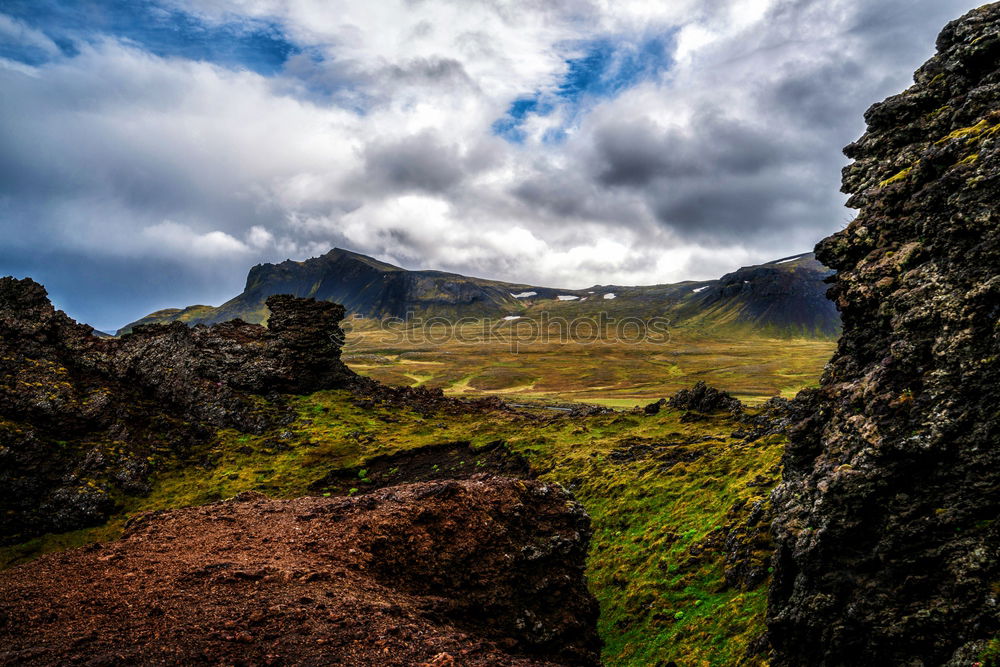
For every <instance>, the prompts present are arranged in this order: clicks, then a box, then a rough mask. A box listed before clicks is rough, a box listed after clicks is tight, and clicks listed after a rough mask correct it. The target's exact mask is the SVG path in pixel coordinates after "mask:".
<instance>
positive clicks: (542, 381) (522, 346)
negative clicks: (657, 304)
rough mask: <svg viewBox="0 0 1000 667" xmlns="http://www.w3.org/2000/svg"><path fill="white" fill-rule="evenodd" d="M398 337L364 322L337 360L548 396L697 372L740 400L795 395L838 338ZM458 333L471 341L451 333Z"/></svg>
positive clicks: (389, 374)
mask: <svg viewBox="0 0 1000 667" xmlns="http://www.w3.org/2000/svg"><path fill="white" fill-rule="evenodd" d="M411 334H412V335H409V336H401V335H399V334H398V333H396V332H390V331H385V330H382V329H380V328H379V327H377V326H376V325H374V324H373V323H371V322H370V321H369V322H367V323H362V324H360V325H358V326H356V327H355V329H354V331H352V332H351V334H350V335H349V336H348V339H347V345H346V346H345V350H344V360H345V362H346V363H347V364H348V365H349V366H351V367H352V368H353V369H354V370H355V371H357V372H358V373H360V374H362V375H367V376H370V377H372V378H374V379H376V380H379V381H380V382H384V383H386V384H397V385H408V386H418V385H419V386H426V387H430V388H440V389H442V390H444V392H445V393H447V394H451V395H456V396H458V395H461V396H481V395H489V394H491V393H499V394H503V395H505V397H506V398H508V399H510V400H516V399H517V398H523V399H530V400H547V401H556V402H558V401H576V402H586V403H594V404H600V405H607V406H611V407H623V408H625V407H627V408H630V407H633V406H635V405H639V404H644V403H649V402H651V401H653V400H656V399H659V398H662V397H664V396H669V395H671V394H673V393H675V392H676V391H677V390H679V389H682V388H684V387H689V386H691V385H692V384H694V383H695V382H697V381H698V380H704V381H706V382H708V383H709V384H711V385H713V386H716V387H719V388H721V389H725V390H727V391H730V392H731V393H733V394H735V395H737V396H738V397H740V399H741V400H744V401H745V402H748V403H751V404H753V403H760V402H762V401H764V400H767V399H768V398H770V397H771V396H776V395H781V396H785V397H789V396H793V395H795V394H796V393H797V392H798V391H799V390H800V389H802V388H804V387H807V386H811V385H814V384H815V383H816V382H817V381H818V378H819V376H820V374H821V372H822V369H823V366H824V365H825V364H826V362H827V361H828V360H829V358H830V356H831V355H832V354H833V350H834V349H835V346H836V343H835V342H833V341H829V340H821V339H820V340H817V339H805V338H798V339H777V338H765V337H746V336H731V337H719V336H703V335H699V334H698V333H697V332H695V331H687V330H678V331H674V332H672V334H671V336H670V339H669V340H667V341H665V342H662V343H653V342H644V343H641V344H637V345H633V344H627V343H594V344H579V343H560V342H556V341H552V342H537V343H527V342H520V343H518V344H517V346H516V350H515V349H512V346H511V344H510V342H509V341H502V340H492V341H486V342H484V341H483V340H482V324H481V323H472V324H466V325H464V326H463V327H462V329H461V330H460V331H452V332H451V333H450V334H449V333H448V332H444V331H435V337H437V336H440V337H441V338H447V339H448V340H447V341H445V342H436V341H432V340H428V339H427V338H426V337H422V336H421V335H420V334H419V332H415V331H414V332H411ZM454 334H461V335H462V336H463V337H464V338H465V340H467V341H469V342H464V343H463V342H459V341H458V340H456V338H457V336H456V335H454Z"/></svg>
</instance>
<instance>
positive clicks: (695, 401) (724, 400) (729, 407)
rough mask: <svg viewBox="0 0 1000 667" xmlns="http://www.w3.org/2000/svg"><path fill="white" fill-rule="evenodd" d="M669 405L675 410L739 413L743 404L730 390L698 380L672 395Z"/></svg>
mask: <svg viewBox="0 0 1000 667" xmlns="http://www.w3.org/2000/svg"><path fill="white" fill-rule="evenodd" d="M667 405H669V406H670V407H671V408H673V409H675V410H693V411H695V412H708V413H710V412H722V411H726V412H731V413H733V414H739V413H741V412H742V411H743V404H742V403H740V401H739V399H737V398H734V397H733V396H732V395H731V394H730V393H729V392H726V391H721V390H719V389H716V388H715V387H710V386H709V385H707V384H705V383H704V382H697V383H696V384H695V385H694V386H693V387H691V388H690V389H681V390H680V391H678V392H677V393H676V394H674V395H673V396H671V397H670V400H668V401H667Z"/></svg>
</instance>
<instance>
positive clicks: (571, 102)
mask: <svg viewBox="0 0 1000 667" xmlns="http://www.w3.org/2000/svg"><path fill="white" fill-rule="evenodd" d="M672 45H673V33H665V34H660V35H656V36H653V37H649V38H645V39H643V40H641V41H639V42H630V41H627V40H624V39H613V38H610V37H606V38H601V39H596V40H591V41H588V42H584V43H582V44H577V45H576V48H575V49H574V50H575V51H577V52H578V53H580V55H578V56H575V57H572V58H567V59H566V72H565V74H563V76H562V79H561V80H560V81H559V83H558V85H557V86H556V87H555V88H554V89H553V90H550V91H536V92H535V93H533V94H531V95H527V96H524V97H520V98H518V99H517V100H515V101H514V102H513V103H512V104H511V105H510V108H509V109H508V110H507V113H506V114H505V115H504V117H503V118H501V119H499V120H497V121H496V122H495V123H493V133H494V134H496V135H497V136H500V137H503V138H504V139H506V140H508V141H510V142H512V143H522V142H523V141H524V139H525V138H526V137H525V132H524V130H523V127H522V126H523V124H524V121H525V119H526V118H527V116H529V115H531V114H535V115H538V116H547V115H549V114H550V113H552V112H553V111H555V110H556V108H557V107H558V108H562V109H564V110H565V111H566V112H567V113H566V120H565V122H564V124H563V127H560V128H555V129H549V130H547V131H546V132H545V135H544V137H543V142H544V143H558V142H560V141H562V140H563V139H564V138H565V137H566V128H567V127H568V126H570V125H573V124H575V122H576V121H577V119H578V118H579V116H580V114H581V113H584V112H585V111H586V109H587V107H588V106H589V105H590V104H592V103H593V102H594V101H595V100H599V99H608V98H613V97H616V96H617V95H619V94H620V93H622V92H623V91H625V90H627V89H628V88H631V87H632V86H635V85H636V84H638V83H641V82H642V81H647V80H650V79H653V78H655V77H657V76H659V75H660V74H662V73H663V72H665V71H667V70H668V69H670V66H671V65H672V64H673V61H672V58H671V55H670V50H671V47H672Z"/></svg>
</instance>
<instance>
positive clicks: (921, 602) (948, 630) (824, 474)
mask: <svg viewBox="0 0 1000 667" xmlns="http://www.w3.org/2000/svg"><path fill="white" fill-rule="evenodd" d="M866 120H867V121H868V133H867V134H865V135H864V137H862V138H861V139H860V140H858V141H857V142H856V143H854V144H852V145H851V146H849V147H848V148H847V150H846V152H847V154H848V156H849V157H851V158H854V160H855V162H854V163H853V164H852V165H851V166H849V167H847V168H846V169H845V170H844V191H845V192H848V193H851V194H852V195H853V197H852V199H851V201H850V205H852V206H854V207H856V208H860V209H861V211H860V214H859V215H858V217H857V219H856V220H854V222H852V223H851V224H850V225H849V226H848V227H847V228H846V229H845V230H843V231H842V232H840V233H838V234H835V235H834V236H832V237H830V238H828V239H826V240H824V241H823V242H821V243H820V244H819V246H818V247H817V252H816V254H817V257H818V258H819V260H820V261H822V262H823V263H824V264H826V265H827V266H830V267H832V268H835V269H837V271H838V274H837V279H836V283H835V286H834V288H833V291H832V295H833V296H834V297H835V298H836V300H837V304H838V307H839V308H840V310H841V313H842V315H843V323H844V335H843V338H842V339H841V340H840V345H839V349H838V351H837V353H836V355H835V356H834V358H833V360H832V362H831V364H830V366H828V370H827V372H826V374H825V376H824V378H823V381H822V386H821V388H820V389H819V390H817V391H815V392H808V393H805V394H802V395H800V397H799V399H798V401H797V403H798V404H799V406H798V409H799V410H801V411H802V412H803V414H808V415H809V418H808V419H806V420H805V421H804V422H803V423H801V424H800V425H799V426H798V427H797V428H796V429H795V430H794V431H793V433H792V443H791V445H790V446H789V448H788V450H787V453H786V455H785V457H784V483H783V484H782V485H781V486H780V487H779V488H778V489H777V491H776V493H775V495H774V508H775V514H776V521H775V524H774V533H775V535H774V537H775V541H776V546H777V552H776V554H775V559H774V566H775V573H774V580H773V583H772V586H771V600H770V610H769V626H770V631H771V632H770V637H771V641H772V643H773V645H774V647H775V649H776V656H777V657H776V660H774V663H773V664H775V665H782V666H786V665H787V666H789V667H792V666H795V667H797V666H799V665H861V664H864V665H913V666H917V665H945V664H947V665H956V666H957V665H963V666H964V665H972V664H975V663H978V662H981V661H982V660H983V658H981V657H980V656H981V655H982V654H983V651H984V648H985V646H986V644H987V642H988V641H989V640H990V639H991V638H996V637H997V636H998V635H1000V604H998V601H997V598H998V593H1000V589H998V585H1000V584H998V582H1000V557H998V556H1000V524H998V523H997V517H998V516H1000V447H998V446H997V444H998V442H1000V411H998V402H1000V401H998V392H1000V363H998V359H1000V357H998V354H1000V210H998V207H997V202H998V201H1000V3H994V4H991V5H985V6H983V7H981V8H980V9H977V10H975V11H973V12H971V13H969V14H968V15H967V16H965V17H964V18H963V19H961V20H959V21H955V22H953V23H952V24H950V25H949V26H948V27H947V28H945V30H944V32H943V33H942V34H941V36H940V38H939V39H938V54H937V55H936V56H935V57H934V58H933V59H931V60H930V61H929V62H928V63H927V64H925V65H924V66H923V67H921V68H920V70H919V71H918V72H917V74H916V85H914V86H913V87H912V88H910V89H909V90H907V91H906V92H905V93H903V94H901V95H898V96H896V97H893V98H890V99H888V100H886V101H885V102H883V103H881V104H876V105H875V106H873V107H872V108H871V109H870V110H869V111H868V113H867V115H866ZM995 641H996V640H995V639H994V643H995ZM990 664H996V663H995V662H993V663H990Z"/></svg>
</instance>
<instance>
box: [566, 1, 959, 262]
mask: <svg viewBox="0 0 1000 667" xmlns="http://www.w3.org/2000/svg"><path fill="white" fill-rule="evenodd" d="M925 4H926V6H924V3H921V10H919V11H918V10H917V8H916V7H915V6H914V3H913V2H911V1H909V0H892V1H889V2H882V3H863V2H834V3H816V2H813V1H812V0H789V1H786V2H780V3H778V4H777V5H776V6H774V7H773V8H772V9H771V11H770V12H769V14H768V16H767V18H766V19H765V20H764V21H763V24H764V25H766V26H767V28H766V29H765V30H760V29H757V28H755V30H754V31H753V33H749V34H737V35H734V37H733V38H732V39H731V40H729V41H723V42H722V43H720V44H717V45H715V46H714V47H713V48H712V50H710V51H709V53H708V54H707V55H706V56H705V58H706V60H705V62H704V63H703V67H704V68H705V70H706V72H708V73H710V74H711V75H712V76H711V79H710V80H706V81H705V82H704V83H702V82H700V81H699V80H698V79H697V78H693V79H687V80H685V84H686V85H687V86H688V88H687V89H685V90H677V91H676V92H677V93H678V94H680V95H682V96H683V95H685V94H687V95H689V96H691V97H693V98H694V99H698V100H704V99H705V98H706V97H708V98H711V97H717V98H718V101H713V102H709V103H707V104H706V103H704V102H703V101H699V102H695V103H694V104H695V105H699V106H696V110H695V111H694V112H693V113H692V114H691V117H692V118H693V119H694V120H693V121H692V122H689V123H682V124H680V125H679V126H678V125H675V126H668V127H666V128H661V127H659V126H658V125H657V124H655V123H654V122H653V121H652V120H651V119H650V118H651V117H655V116H657V115H658V114H659V110H657V109H655V108H651V109H648V110H644V109H639V110H634V111H631V112H630V111H629V110H624V112H623V113H621V114H609V117H607V118H604V119H603V120H602V122H601V124H600V125H599V126H597V127H596V128H594V129H593V133H592V152H590V153H589V155H588V161H587V162H588V164H589V166H590V169H589V173H590V175H591V177H592V179H593V183H594V184H596V185H597V186H598V187H602V188H612V189H613V188H621V187H627V188H632V189H634V190H635V191H636V192H637V193H638V194H639V196H640V197H642V198H643V199H644V200H645V201H646V202H647V204H648V206H649V209H650V211H651V213H652V214H653V216H654V217H655V219H656V220H657V221H658V222H659V223H660V224H662V225H663V226H665V227H666V228H667V229H669V230H670V231H671V232H673V233H675V234H677V235H678V236H679V237H681V238H685V239H688V240H690V241H693V242H696V243H699V244H704V245H707V246H712V245H725V244H732V243H740V244H743V245H749V246H760V247H767V246H768V245H770V244H772V243H774V241H775V239H776V238H780V237H781V236H783V235H786V238H788V237H787V234H789V233H790V232H792V233H793V235H794V236H795V237H797V238H802V239H804V242H806V243H808V244H809V245H811V242H810V241H809V239H813V240H818V239H819V238H821V237H822V236H825V235H826V234H828V233H830V232H832V231H834V230H835V229H836V228H837V227H838V226H839V225H840V224H842V223H843V220H844V219H845V218H847V217H849V216H850V212H849V211H846V210H843V209H842V208H841V205H842V202H843V198H842V197H841V196H840V194H839V193H838V192H837V186H838V185H839V170H840V167H841V166H843V165H844V164H846V159H845V158H844V157H843V155H842V154H841V152H840V148H841V147H842V146H844V145H846V144H848V143H850V142H851V141H853V140H854V139H855V138H856V137H857V136H858V134H859V133H860V132H862V131H863V129H864V126H863V121H862V116H863V113H864V111H865V109H866V108H867V107H868V106H869V105H870V104H872V103H874V102H876V101H879V100H881V99H882V98H884V97H885V96H886V95H888V94H892V93H894V92H896V91H898V90H899V89H901V88H903V87H905V86H906V85H907V84H908V82H909V78H910V73H911V71H912V69H913V68H914V67H915V66H916V65H919V64H920V63H921V62H922V61H923V59H925V58H926V57H929V56H930V55H931V54H932V53H933V41H934V35H935V34H936V33H937V32H938V31H939V30H940V28H941V27H942V26H943V25H944V23H945V22H946V20H948V19H950V18H954V17H956V16H957V15H959V14H961V13H962V11H963V10H965V9H968V8H969V7H967V6H966V5H967V4H968V3H965V2H941V3H925ZM730 70H731V72H732V73H731V74H728V72H729V71H730ZM702 85H704V87H705V89H704V90H699V87H700V86H702ZM731 100H736V101H737V103H735V104H734V103H733V102H732V101H731ZM664 104H665V105H668V106H669V105H670V101H669V100H665V101H664ZM686 104H687V105H690V104H691V102H687V103H686ZM726 104H730V105H732V106H731V108H729V109H726V108H725V105H726ZM646 113H648V114H649V115H648V116H647V115H646ZM561 196H562V197H565V196H566V195H565V194H563V195H561ZM803 249H807V248H805V247H804V248H803Z"/></svg>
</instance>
